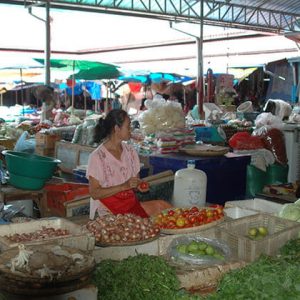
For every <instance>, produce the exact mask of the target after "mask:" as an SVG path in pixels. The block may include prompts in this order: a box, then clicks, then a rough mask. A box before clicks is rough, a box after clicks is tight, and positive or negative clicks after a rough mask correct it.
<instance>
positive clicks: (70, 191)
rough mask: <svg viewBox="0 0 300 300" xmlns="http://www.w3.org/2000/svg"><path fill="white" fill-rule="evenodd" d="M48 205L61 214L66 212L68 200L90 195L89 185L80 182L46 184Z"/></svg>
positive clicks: (50, 208)
mask: <svg viewBox="0 0 300 300" xmlns="http://www.w3.org/2000/svg"><path fill="white" fill-rule="evenodd" d="M44 189H45V190H46V194H47V207H48V209H49V210H52V211H53V210H54V211H56V212H57V213H58V214H59V215H64V214H65V205H64V203H65V202H67V201H73V200H76V199H82V198H84V197H88V196H89V186H88V185H87V184H80V183H62V184H46V185H45V187H44Z"/></svg>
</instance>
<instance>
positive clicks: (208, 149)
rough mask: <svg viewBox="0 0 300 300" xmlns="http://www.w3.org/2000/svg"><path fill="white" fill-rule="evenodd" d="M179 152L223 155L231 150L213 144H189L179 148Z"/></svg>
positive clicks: (194, 154) (197, 154)
mask: <svg viewBox="0 0 300 300" xmlns="http://www.w3.org/2000/svg"><path fill="white" fill-rule="evenodd" d="M179 152H183V153H185V154H188V155H193V156H222V155H224V154H226V153H228V152H229V148H228V147H222V146H213V145H187V146H185V147H182V148H179Z"/></svg>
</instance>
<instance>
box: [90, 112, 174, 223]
mask: <svg viewBox="0 0 300 300" xmlns="http://www.w3.org/2000/svg"><path fill="white" fill-rule="evenodd" d="M130 128H131V126H130V118H129V117H128V115H127V113H126V111H124V110H122V109H113V110H111V111H110V112H109V113H108V115H107V116H106V118H105V119H99V123H98V124H97V126H96V128H95V142H101V143H100V145H99V146H98V148H97V149H96V150H94V151H93V152H92V153H91V155H90V157H89V161H88V167H87V174H86V176H87V178H88V179H89V186H90V195H91V197H92V200H91V203H90V204H91V205H90V218H91V219H93V218H94V214H95V211H97V212H98V214H99V215H102V214H105V213H113V214H126V213H132V214H136V215H138V216H141V217H149V216H150V215H155V214H157V213H159V212H160V211H161V210H163V209H166V208H169V207H171V205H170V204H169V203H168V202H166V201H163V200H153V201H146V202H142V203H140V202H139V200H138V199H137V197H136V194H135V189H137V187H138V186H139V184H140V183H141V182H142V180H141V179H140V178H139V171H140V160H139V157H138V154H137V152H136V150H135V149H134V148H133V147H132V146H131V145H130V144H127V143H126V142H125V141H128V140H129V139H130V136H131V132H130Z"/></svg>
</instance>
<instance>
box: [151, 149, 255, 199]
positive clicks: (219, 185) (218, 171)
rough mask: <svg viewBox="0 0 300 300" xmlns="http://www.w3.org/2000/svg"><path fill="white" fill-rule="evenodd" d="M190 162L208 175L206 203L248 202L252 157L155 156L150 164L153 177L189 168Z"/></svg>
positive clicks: (229, 154) (234, 155)
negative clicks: (247, 186)
mask: <svg viewBox="0 0 300 300" xmlns="http://www.w3.org/2000/svg"><path fill="white" fill-rule="evenodd" d="M188 160H195V165H196V168H197V169H200V170H202V171H204V172H205V173H206V175H207V194H206V201H207V202H209V203H218V204H224V203H225V202H226V201H231V200H238V199H244V198H245V193H246V178H247V165H248V164H250V161H251V156H248V155H246V156H242V155H237V154H233V153H227V154H226V155H223V156H218V157H211V156H209V157H203V156H202V157H199V156H190V155H183V154H180V153H178V154H177V153H176V154H175V153H173V154H153V155H150V156H149V163H150V165H151V167H152V169H153V174H157V173H159V172H163V171H166V170H172V171H173V172H174V173H175V172H176V171H177V170H180V169H184V168H186V167H187V161H188Z"/></svg>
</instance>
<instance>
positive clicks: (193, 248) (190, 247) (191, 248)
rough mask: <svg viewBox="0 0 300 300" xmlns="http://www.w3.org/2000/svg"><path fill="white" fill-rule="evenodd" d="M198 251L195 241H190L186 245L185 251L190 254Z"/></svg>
mask: <svg viewBox="0 0 300 300" xmlns="http://www.w3.org/2000/svg"><path fill="white" fill-rule="evenodd" d="M197 250H198V243H197V242H195V241H192V242H190V243H189V244H188V246H187V251H188V252H190V253H194V252H195V251H197Z"/></svg>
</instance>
